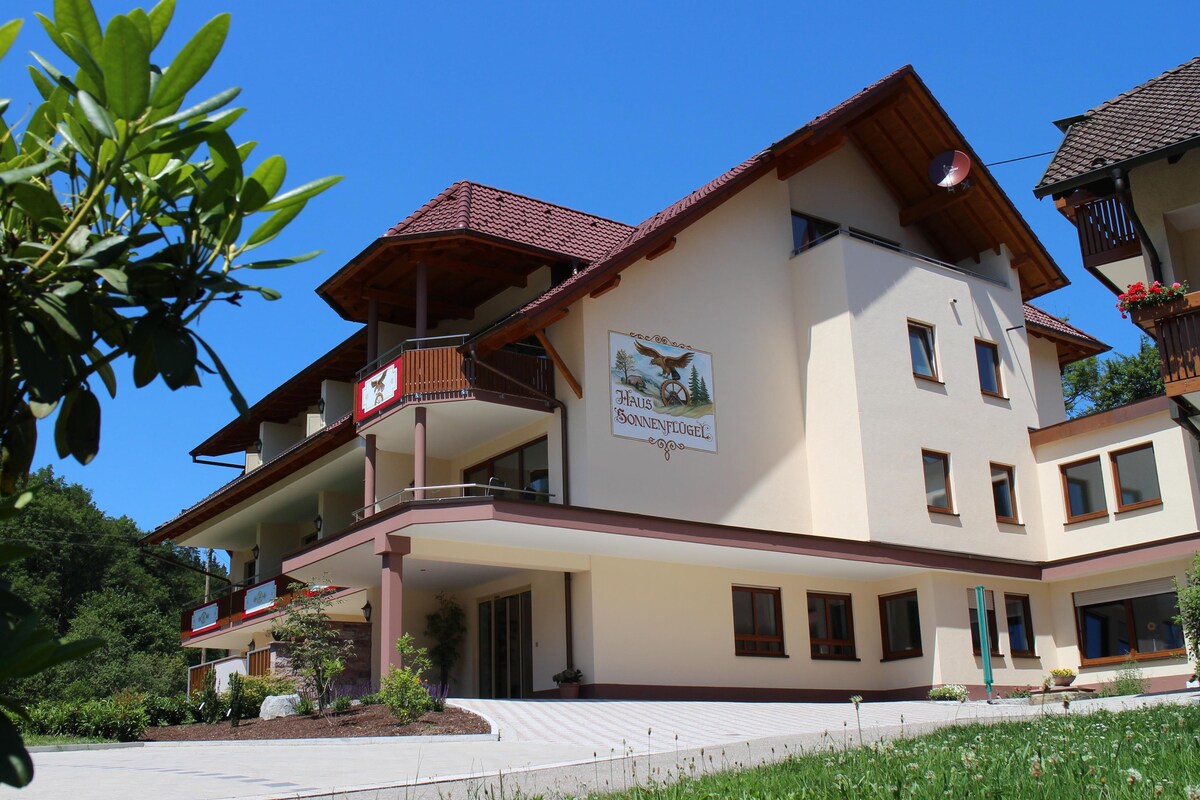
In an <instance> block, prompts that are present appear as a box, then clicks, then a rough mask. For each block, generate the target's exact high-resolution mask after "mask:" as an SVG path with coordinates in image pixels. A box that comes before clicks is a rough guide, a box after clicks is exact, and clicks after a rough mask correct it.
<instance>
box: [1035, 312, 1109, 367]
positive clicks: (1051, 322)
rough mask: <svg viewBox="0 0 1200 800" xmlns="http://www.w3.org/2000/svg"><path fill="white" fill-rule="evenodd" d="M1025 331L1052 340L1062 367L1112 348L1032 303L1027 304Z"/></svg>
mask: <svg viewBox="0 0 1200 800" xmlns="http://www.w3.org/2000/svg"><path fill="white" fill-rule="evenodd" d="M1025 329H1026V330H1027V331H1028V332H1029V333H1030V334H1032V335H1034V336H1041V337H1043V338H1046V339H1050V340H1052V341H1053V342H1055V344H1056V345H1058V360H1059V364H1060V365H1066V364H1069V363H1071V362H1072V361H1078V360H1080V359H1082V358H1087V357H1089V356H1094V355H1099V354H1100V353H1104V352H1107V351H1108V350H1111V349H1112V348H1111V347H1109V346H1108V345H1106V344H1105V343H1104V342H1102V341H1100V340H1099V339H1097V338H1096V337H1094V336H1091V335H1089V334H1086V333H1084V332H1083V331H1081V330H1079V328H1076V327H1075V326H1074V325H1069V324H1068V323H1066V322H1065V321H1063V320H1061V319H1059V318H1058V317H1056V316H1054V315H1053V314H1047V313H1046V312H1045V311H1043V310H1042V309H1040V308H1038V307H1037V306H1035V305H1032V304H1030V303H1026V304H1025Z"/></svg>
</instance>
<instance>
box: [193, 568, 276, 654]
mask: <svg viewBox="0 0 1200 800" xmlns="http://www.w3.org/2000/svg"><path fill="white" fill-rule="evenodd" d="M295 582H296V579H295V578H292V577H290V576H288V575H278V576H276V577H274V578H270V579H268V580H265V581H262V582H260V583H256V584H254V585H253V586H246V587H243V588H238V589H235V590H234V591H233V592H232V593H230V594H227V595H225V596H224V597H218V598H216V599H215V600H210V601H209V602H207V603H201V604H200V605H197V606H192V607H190V608H186V609H184V611H183V615H182V619H181V620H180V637H181V638H182V639H183V641H184V642H186V641H188V640H189V639H191V638H193V637H195V636H199V635H200V634H205V633H213V632H216V631H222V630H228V629H230V628H235V627H237V626H238V625H241V624H243V623H245V622H249V621H253V620H255V619H257V618H258V617H262V616H265V615H266V614H269V613H270V612H272V611H274V610H276V609H277V608H278V607H279V606H281V605H287V603H288V602H290V601H291V599H292V595H291V591H290V589H289V588H288V587H289V586H291V584H293V583H295Z"/></svg>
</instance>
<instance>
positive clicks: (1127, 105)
mask: <svg viewBox="0 0 1200 800" xmlns="http://www.w3.org/2000/svg"><path fill="white" fill-rule="evenodd" d="M1055 124H1056V125H1057V126H1058V127H1059V128H1060V129H1061V130H1062V131H1063V134H1064V136H1063V141H1062V144H1060V145H1059V148H1058V151H1057V152H1056V153H1055V154H1054V158H1053V159H1052V160H1051V162H1050V165H1049V166H1048V167H1047V169H1046V173H1045V175H1043V176H1042V179H1041V181H1040V182H1039V183H1038V185H1037V187H1036V188H1035V189H1034V194H1035V195H1036V196H1038V197H1052V198H1053V199H1054V202H1055V206H1056V207H1057V208H1058V210H1059V211H1060V212H1062V214H1063V215H1064V216H1065V217H1066V218H1067V219H1068V220H1070V221H1071V222H1072V224H1074V225H1075V227H1076V229H1077V230H1078V231H1079V249H1080V251H1081V253H1082V255H1083V263H1084V266H1085V267H1086V268H1087V269H1088V270H1089V271H1090V272H1091V273H1092V275H1094V276H1095V277H1096V278H1097V279H1098V280H1100V281H1101V282H1102V283H1103V284H1104V285H1105V286H1107V287H1109V288H1110V289H1111V290H1112V291H1113V293H1114V294H1117V293H1120V292H1123V291H1125V289H1126V288H1127V287H1128V286H1129V285H1130V284H1131V283H1137V282H1140V283H1143V284H1146V285H1149V284H1150V283H1152V282H1153V281H1160V282H1161V283H1163V284H1164V285H1170V284H1172V283H1174V282H1176V281H1178V282H1180V283H1186V284H1188V285H1189V286H1191V287H1194V288H1200V152H1193V151H1195V150H1196V149H1197V148H1200V57H1197V58H1193V59H1192V60H1190V61H1188V62H1186V63H1184V64H1180V65H1179V66H1178V67H1175V68H1174V69H1171V70H1168V71H1166V72H1164V73H1163V74H1162V75H1159V76H1158V77H1156V78H1153V79H1151V80H1149V81H1147V82H1146V83H1143V84H1142V85H1140V86H1137V87H1134V88H1133V89H1130V90H1129V91H1127V92H1124V93H1122V94H1120V95H1118V96H1117V97H1114V98H1113V99H1111V100H1109V101H1107V102H1105V103H1101V104H1100V105H1098V106H1096V107H1095V108H1093V109H1091V110H1090V111H1087V112H1085V113H1083V114H1080V115H1078V116H1074V117H1067V118H1066V119H1063V120H1059V121H1058V122H1056V123H1055ZM1132 316H1133V319H1134V322H1135V323H1137V324H1138V325H1140V326H1141V327H1142V328H1143V329H1144V330H1145V331H1146V332H1147V333H1149V334H1150V335H1151V336H1152V337H1154V339H1155V340H1156V341H1157V343H1158V348H1159V353H1160V354H1161V356H1162V374H1163V381H1164V383H1165V385H1166V390H1167V396H1168V397H1169V398H1171V401H1172V404H1173V411H1172V413H1174V414H1175V415H1176V418H1177V419H1178V421H1179V424H1181V425H1183V426H1185V427H1186V428H1188V430H1190V431H1191V432H1192V433H1193V434H1194V435H1197V436H1198V437H1200V325H1198V323H1200V294H1197V293H1193V294H1190V295H1188V297H1187V298H1186V299H1185V300H1183V301H1180V302H1178V303H1176V304H1173V305H1171V306H1169V307H1165V308H1162V309H1155V310H1143V311H1141V312H1135V313H1134V314H1133V315H1132Z"/></svg>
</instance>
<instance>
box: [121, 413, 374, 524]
mask: <svg viewBox="0 0 1200 800" xmlns="http://www.w3.org/2000/svg"><path fill="white" fill-rule="evenodd" d="M255 435H256V436H257V434H255ZM357 438H358V433H357V431H356V430H355V427H354V419H353V418H352V417H351V416H350V415H347V416H345V417H342V418H341V419H340V420H338V421H336V422H334V423H333V424H332V425H329V426H328V427H326V428H324V429H322V430H320V431H318V432H316V433H314V434H313V435H312V436H309V437H308V438H307V439H303V440H301V441H300V442H298V443H296V444H295V445H293V446H292V447H290V448H289V449H287V450H285V451H284V452H282V453H280V454H279V455H278V456H276V457H275V458H273V459H271V460H270V461H268V462H266V463H265V464H263V465H262V466H260V467H259V468H258V469H256V470H253V471H251V472H246V473H243V474H242V475H239V476H238V477H236V478H234V479H233V480H232V481H230V482H229V483H227V484H225V485H224V486H222V487H221V488H220V489H217V490H216V491H215V492H213V493H212V494H210V495H209V496H208V497H205V498H204V499H203V500H201V501H200V502H198V503H196V504H195V505H194V506H192V507H191V508H188V509H185V510H184V511H182V512H180V514H179V515H178V516H177V517H175V518H174V519H171V520H168V521H167V522H164V523H163V524H162V525H159V526H158V527H157V528H155V529H154V530H153V531H151V532H150V533H148V534H146V535H145V536H144V537H142V539H141V543H142V544H157V543H158V542H162V541H166V540H168V539H177V538H179V537H180V536H182V535H183V534H185V533H187V532H188V531H191V530H193V529H195V528H196V527H198V526H199V525H201V524H203V523H205V522H207V521H209V520H211V519H213V518H214V517H216V516H218V515H220V514H221V513H222V512H224V511H226V510H228V509H230V508H233V507H234V506H236V505H237V504H238V503H240V502H242V501H243V500H246V499H247V498H250V497H253V496H254V495H256V494H258V493H259V492H261V491H264V490H266V489H269V488H270V487H271V486H274V485H275V484H276V483H277V482H278V481H280V480H283V479H284V478H286V477H287V476H288V475H291V474H293V473H295V472H296V471H297V470H299V469H301V468H302V467H305V466H307V465H309V464H311V463H313V462H314V461H316V460H317V459H319V458H321V457H322V456H326V455H328V454H330V453H332V452H333V451H334V450H337V449H338V448H339V447H342V446H343V445H345V444H348V443H349V442H352V441H354V440H355V439H357Z"/></svg>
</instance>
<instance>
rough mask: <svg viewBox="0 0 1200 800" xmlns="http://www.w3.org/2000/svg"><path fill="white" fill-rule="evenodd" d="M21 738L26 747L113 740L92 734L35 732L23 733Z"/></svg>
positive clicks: (98, 742)
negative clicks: (76, 734)
mask: <svg viewBox="0 0 1200 800" xmlns="http://www.w3.org/2000/svg"><path fill="white" fill-rule="evenodd" d="M21 738H22V739H24V740H25V746H26V747H45V746H47V745H55V744H105V743H109V742H113V741H115V740H114V739H99V738H97V737H94V736H92V737H89V736H40V735H38V734H35V733H23V734H21Z"/></svg>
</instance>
